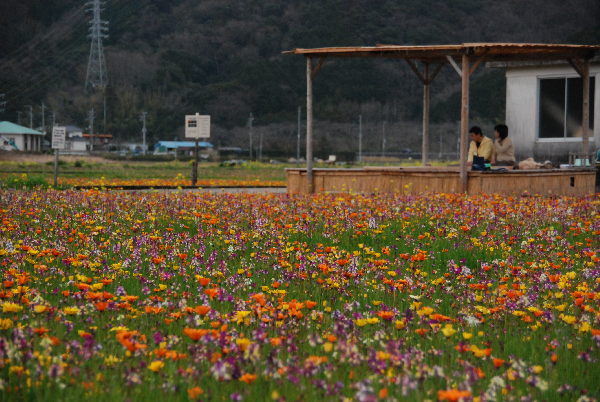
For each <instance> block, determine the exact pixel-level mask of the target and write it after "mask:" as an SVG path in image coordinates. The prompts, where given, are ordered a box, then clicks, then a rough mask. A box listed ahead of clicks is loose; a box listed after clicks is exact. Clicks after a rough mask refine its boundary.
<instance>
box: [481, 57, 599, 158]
mask: <svg viewBox="0 0 600 402" xmlns="http://www.w3.org/2000/svg"><path fill="white" fill-rule="evenodd" d="M488 65H489V67H502V68H505V69H506V125H507V126H508V127H509V135H510V137H511V138H512V140H513V143H514V145H515V156H516V157H517V160H522V159H526V158H530V157H533V158H534V159H535V160H537V161H544V160H553V161H558V162H562V163H564V162H566V161H567V160H566V158H567V156H568V154H580V153H581V151H582V142H583V141H584V140H583V131H584V130H583V126H582V119H581V116H582V115H583V105H582V98H583V85H584V82H583V79H582V77H581V75H580V72H579V71H578V70H579V67H578V66H577V65H576V64H575V63H573V62H571V63H569V62H567V61H562V62H560V61H559V62H543V61H542V62H540V61H538V62H510V63H489V64H488ZM599 74H600V58H598V57H595V58H593V59H591V60H590V66H589V95H588V97H589V102H588V110H587V113H588V115H589V123H588V133H589V151H588V152H589V153H590V154H591V153H594V154H595V153H596V151H597V150H598V148H599V147H600V120H599V119H600V87H599V85H600V83H599V82H598V80H597V79H596V76H597V75H599Z"/></svg>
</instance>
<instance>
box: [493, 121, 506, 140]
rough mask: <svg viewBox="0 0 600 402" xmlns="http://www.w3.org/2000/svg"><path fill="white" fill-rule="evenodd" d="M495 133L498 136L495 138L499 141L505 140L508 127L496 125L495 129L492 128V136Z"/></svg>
mask: <svg viewBox="0 0 600 402" xmlns="http://www.w3.org/2000/svg"><path fill="white" fill-rule="evenodd" d="M496 133H497V134H498V135H497V136H496V137H498V138H500V139H501V140H503V139H505V138H506V137H508V126H507V125H506V124H498V125H496V127H494V134H496Z"/></svg>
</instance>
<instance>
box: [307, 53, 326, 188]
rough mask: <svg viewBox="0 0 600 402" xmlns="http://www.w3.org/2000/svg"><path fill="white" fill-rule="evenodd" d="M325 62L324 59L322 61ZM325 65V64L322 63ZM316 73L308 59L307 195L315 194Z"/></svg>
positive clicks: (308, 58)
mask: <svg viewBox="0 0 600 402" xmlns="http://www.w3.org/2000/svg"><path fill="white" fill-rule="evenodd" d="M321 60H324V59H321ZM321 64H323V63H321ZM314 73H315V71H313V68H312V59H311V58H310V57H307V58H306V185H307V193H308V194H312V192H313V167H312V165H313V160H312V159H313V156H312V154H313V152H312V151H313V150H312V135H313V90H312V83H313V77H314Z"/></svg>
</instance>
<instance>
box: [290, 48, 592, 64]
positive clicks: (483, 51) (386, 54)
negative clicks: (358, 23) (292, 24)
mask: <svg viewBox="0 0 600 402" xmlns="http://www.w3.org/2000/svg"><path fill="white" fill-rule="evenodd" d="M284 53H291V54H302V55H304V56H311V57H351V58H352V57H354V58H360V57H375V58H377V57H379V58H398V59H411V60H420V61H422V62H424V63H447V62H448V59H447V58H448V56H450V57H452V58H458V57H462V56H463V55H464V54H466V55H468V56H472V57H473V58H481V57H485V60H486V61H496V62H508V61H519V60H568V59H581V58H592V57H594V56H595V55H596V54H597V53H600V46H596V45H561V44H558V45H551V44H536V43H463V44H461V45H428V46H397V45H376V46H370V47H368V46H355V47H327V48H315V49H302V48H297V49H294V50H290V51H286V52H284Z"/></svg>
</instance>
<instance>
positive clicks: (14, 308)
mask: <svg viewBox="0 0 600 402" xmlns="http://www.w3.org/2000/svg"><path fill="white" fill-rule="evenodd" d="M21 310H23V307H22V306H19V305H18V304H17V303H11V302H6V303H4V304H3V305H2V312H3V313H18V312H19V311H21Z"/></svg>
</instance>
